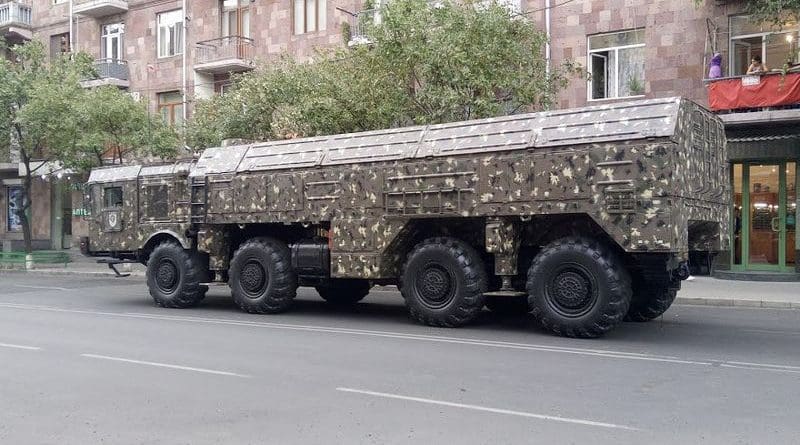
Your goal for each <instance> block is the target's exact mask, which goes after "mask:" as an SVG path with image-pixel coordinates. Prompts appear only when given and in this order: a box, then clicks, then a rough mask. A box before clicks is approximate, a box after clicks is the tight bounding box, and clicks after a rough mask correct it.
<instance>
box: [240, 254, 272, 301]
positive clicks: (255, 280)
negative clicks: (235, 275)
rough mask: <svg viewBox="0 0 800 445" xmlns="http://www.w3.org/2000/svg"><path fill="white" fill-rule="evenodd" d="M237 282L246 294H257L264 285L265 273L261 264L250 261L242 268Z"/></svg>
mask: <svg viewBox="0 0 800 445" xmlns="http://www.w3.org/2000/svg"><path fill="white" fill-rule="evenodd" d="M239 282H240V283H241V284H242V288H243V289H244V290H245V292H247V293H248V294H250V295H254V294H259V293H260V291H261V290H262V289H264V287H266V283H267V274H266V272H265V271H264V268H263V267H262V266H261V264H259V263H257V262H255V261H250V262H248V263H247V264H245V265H244V267H243V268H242V273H241V278H240V279H239Z"/></svg>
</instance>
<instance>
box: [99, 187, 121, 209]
mask: <svg viewBox="0 0 800 445" xmlns="http://www.w3.org/2000/svg"><path fill="white" fill-rule="evenodd" d="M103 204H104V208H106V209H113V208H120V207H122V187H106V188H105V189H103Z"/></svg>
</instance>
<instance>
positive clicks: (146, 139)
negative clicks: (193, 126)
mask: <svg viewBox="0 0 800 445" xmlns="http://www.w3.org/2000/svg"><path fill="white" fill-rule="evenodd" d="M76 113H77V114H78V115H79V116H81V127H82V129H83V131H82V137H81V138H80V139H79V141H78V143H77V144H76V147H75V148H76V151H75V152H74V153H70V156H68V158H69V159H70V163H71V164H72V165H74V166H76V167H78V168H81V169H89V168H91V167H94V166H97V165H102V164H104V163H105V162H107V160H108V159H109V158H110V159H111V160H112V161H113V162H118V163H123V162H125V161H130V160H131V159H133V158H137V157H157V158H170V157H173V156H174V155H175V149H176V147H178V146H179V139H178V135H177V133H175V131H174V129H173V128H172V127H170V126H168V125H166V124H165V123H164V121H163V120H161V119H160V118H159V116H153V115H150V114H149V113H148V112H147V106H146V105H145V104H143V103H140V102H137V101H136V100H134V99H133V97H131V95H129V94H125V93H122V92H121V91H120V90H119V89H118V88H116V87H113V86H103V87H99V88H95V89H92V90H88V91H86V93H85V98H84V100H83V101H81V102H79V103H78V104H76Z"/></svg>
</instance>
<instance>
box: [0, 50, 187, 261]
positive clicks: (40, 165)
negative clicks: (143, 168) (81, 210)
mask: <svg viewBox="0 0 800 445" xmlns="http://www.w3.org/2000/svg"><path fill="white" fill-rule="evenodd" d="M3 49H5V48H3ZM8 53H9V55H10V57H9V58H0V133H2V134H3V135H8V136H7V137H5V136H4V137H0V147H4V149H10V150H14V151H16V152H18V153H19V158H20V163H21V164H22V166H21V167H22V168H21V169H22V170H23V171H24V175H23V178H22V183H23V187H22V188H23V192H22V200H21V202H20V203H19V205H18V206H17V216H18V217H19V219H20V222H21V225H22V232H23V236H24V239H25V250H26V252H28V253H30V252H31V250H32V244H31V239H32V233H31V224H30V219H29V215H28V210H29V209H30V208H31V203H32V199H33V196H32V193H31V191H32V188H33V178H34V177H35V176H36V175H38V174H43V173H47V172H48V171H49V169H50V167H52V166H53V165H58V166H59V167H61V168H71V169H76V170H82V169H85V168H89V167H92V166H94V165H98V164H101V163H102V156H101V154H102V152H104V151H105V150H107V149H108V148H110V147H117V148H120V147H124V148H123V151H125V152H129V151H130V150H136V151H141V152H150V151H153V152H154V154H157V155H169V154H171V153H174V150H175V145H174V144H173V145H171V148H170V144H171V143H172V140H170V138H169V137H165V136H163V134H169V131H165V130H163V129H162V128H160V127H158V128H157V129H156V132H157V134H158V137H157V138H152V137H143V136H142V134H145V131H146V128H147V126H148V125H147V124H148V123H149V122H150V121H152V120H151V119H147V118H146V116H147V113H146V109H145V108H144V106H143V105H139V104H136V103H135V102H133V101H132V99H131V98H130V97H129V96H128V95H127V94H125V93H123V92H120V91H118V90H112V89H100V90H87V89H84V88H83V87H82V86H81V80H83V79H87V78H90V77H91V76H93V75H94V69H93V67H92V59H91V57H90V56H88V55H86V54H83V53H75V54H68V55H64V56H61V57H56V58H54V59H53V60H50V61H49V62H48V61H47V57H46V51H45V48H44V46H43V45H42V44H41V43H40V42H36V41H34V42H28V43H25V44H23V45H17V46H14V47H12V48H10V49H9V50H8ZM150 134H151V135H152V134H153V133H150ZM152 140H158V141H159V143H158V144H154V145H151V144H150V142H151V141H152ZM174 140H177V139H174Z"/></svg>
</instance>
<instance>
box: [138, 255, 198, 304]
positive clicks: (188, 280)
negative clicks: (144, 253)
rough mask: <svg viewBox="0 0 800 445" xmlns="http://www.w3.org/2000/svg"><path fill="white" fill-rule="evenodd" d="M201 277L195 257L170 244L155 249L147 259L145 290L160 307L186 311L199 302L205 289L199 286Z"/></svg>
mask: <svg viewBox="0 0 800 445" xmlns="http://www.w3.org/2000/svg"><path fill="white" fill-rule="evenodd" d="M205 276H206V274H205V273H204V271H203V268H202V265H201V264H200V261H199V260H198V258H197V256H196V255H192V254H191V253H189V252H187V251H186V250H185V249H184V248H183V247H181V246H179V245H178V244H176V243H173V242H164V243H161V244H159V245H158V246H156V248H155V249H153V252H152V253H151V254H150V257H149V258H148V260H147V287H148V289H149V290H150V296H151V297H153V301H155V303H156V304H157V305H159V306H161V307H166V308H187V307H192V306H195V305H197V304H198V303H200V301H202V300H203V298H204V297H205V296H206V291H207V290H208V288H207V287H206V286H201V285H200V283H201V282H202V281H203V278H204V277H205Z"/></svg>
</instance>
